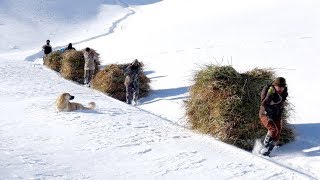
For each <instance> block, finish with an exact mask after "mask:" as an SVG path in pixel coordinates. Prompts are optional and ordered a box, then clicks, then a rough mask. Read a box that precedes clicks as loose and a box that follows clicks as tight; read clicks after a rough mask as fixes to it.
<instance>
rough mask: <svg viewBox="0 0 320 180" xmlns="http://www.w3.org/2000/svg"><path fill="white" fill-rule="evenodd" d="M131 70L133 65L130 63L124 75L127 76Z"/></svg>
mask: <svg viewBox="0 0 320 180" xmlns="http://www.w3.org/2000/svg"><path fill="white" fill-rule="evenodd" d="M130 72H131V66H130V65H129V66H128V67H127V68H126V69H125V70H124V75H125V76H127V75H129V74H130Z"/></svg>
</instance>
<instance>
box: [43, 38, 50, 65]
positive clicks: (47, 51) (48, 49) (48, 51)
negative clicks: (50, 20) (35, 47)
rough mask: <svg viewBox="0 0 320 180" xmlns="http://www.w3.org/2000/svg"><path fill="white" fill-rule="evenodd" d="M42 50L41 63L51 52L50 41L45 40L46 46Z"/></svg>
mask: <svg viewBox="0 0 320 180" xmlns="http://www.w3.org/2000/svg"><path fill="white" fill-rule="evenodd" d="M42 50H43V53H44V55H43V61H44V60H45V58H46V57H48V55H49V54H50V53H51V52H52V47H51V45H50V40H47V42H46V44H45V45H43V46H42Z"/></svg>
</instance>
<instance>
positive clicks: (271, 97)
mask: <svg viewBox="0 0 320 180" xmlns="http://www.w3.org/2000/svg"><path fill="white" fill-rule="evenodd" d="M264 91H266V92H264ZM261 93H262V94H263V93H265V97H263V96H262V97H261V105H260V111H259V117H260V120H261V123H262V124H263V126H264V127H265V128H267V129H268V132H267V135H266V137H265V139H264V141H263V145H264V148H263V149H262V150H261V151H260V153H261V154H262V155H265V156H269V154H270V153H271V151H272V149H273V148H274V146H275V145H276V143H277V142H278V141H279V139H280V133H281V129H282V119H281V117H282V112H283V108H284V102H285V101H286V99H287V96H288V89H287V84H286V80H285V79H284V78H283V77H277V78H276V79H275V80H274V81H273V82H272V84H271V85H270V86H268V87H267V89H264V90H263V91H262V92H261Z"/></svg>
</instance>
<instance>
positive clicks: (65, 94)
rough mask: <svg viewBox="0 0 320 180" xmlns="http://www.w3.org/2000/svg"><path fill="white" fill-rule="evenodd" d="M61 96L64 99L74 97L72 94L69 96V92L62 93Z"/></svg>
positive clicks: (67, 99)
mask: <svg viewBox="0 0 320 180" xmlns="http://www.w3.org/2000/svg"><path fill="white" fill-rule="evenodd" d="M61 96H62V98H63V99H64V100H66V101H69V100H72V99H74V96H71V94H69V93H63V94H62V95H61Z"/></svg>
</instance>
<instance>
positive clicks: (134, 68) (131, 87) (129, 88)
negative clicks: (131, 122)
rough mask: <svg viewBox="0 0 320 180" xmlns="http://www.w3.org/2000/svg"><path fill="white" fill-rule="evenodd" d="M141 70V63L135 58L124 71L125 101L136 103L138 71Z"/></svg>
mask: <svg viewBox="0 0 320 180" xmlns="http://www.w3.org/2000/svg"><path fill="white" fill-rule="evenodd" d="M140 72H141V63H139V61H138V60H137V59H135V60H134V61H133V62H132V63H131V64H130V65H129V66H128V67H127V68H126V69H125V71H124V75H125V76H126V78H125V82H124V85H125V86H126V101H127V103H128V104H131V103H132V101H133V103H134V104H137V101H138V96H139V73H140Z"/></svg>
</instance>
